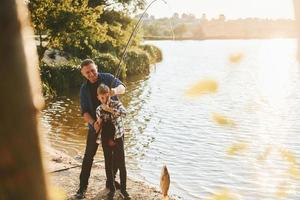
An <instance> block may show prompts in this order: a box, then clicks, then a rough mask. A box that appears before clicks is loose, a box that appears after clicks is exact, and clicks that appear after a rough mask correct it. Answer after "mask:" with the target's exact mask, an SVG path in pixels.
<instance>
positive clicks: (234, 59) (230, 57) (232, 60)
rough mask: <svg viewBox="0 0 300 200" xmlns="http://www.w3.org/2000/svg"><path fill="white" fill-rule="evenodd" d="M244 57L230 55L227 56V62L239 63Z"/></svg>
mask: <svg viewBox="0 0 300 200" xmlns="http://www.w3.org/2000/svg"><path fill="white" fill-rule="evenodd" d="M243 57H244V55H243V54H242V53H236V54H231V55H230V56H229V61H230V62H231V63H240V62H241V60H242V59H243Z"/></svg>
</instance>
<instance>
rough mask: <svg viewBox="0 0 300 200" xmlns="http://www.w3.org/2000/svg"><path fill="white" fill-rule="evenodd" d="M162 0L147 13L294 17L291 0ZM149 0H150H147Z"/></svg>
mask: <svg viewBox="0 0 300 200" xmlns="http://www.w3.org/2000/svg"><path fill="white" fill-rule="evenodd" d="M166 1H167V2H168V5H166V4H164V3H163V2H162V0H158V1H157V2H155V3H154V4H153V5H152V6H151V7H150V8H149V10H148V14H149V15H154V16H155V17H156V18H160V17H171V16H172V14H173V13H175V12H177V13H179V14H182V13H190V14H194V15H196V16H197V17H201V15H202V13H206V16H207V18H209V19H210V18H218V16H219V15H220V14H224V15H225V16H226V18H227V19H238V18H248V17H256V18H271V19H278V18H285V19H293V18H294V7H293V0H166ZM147 2H151V0H147Z"/></svg>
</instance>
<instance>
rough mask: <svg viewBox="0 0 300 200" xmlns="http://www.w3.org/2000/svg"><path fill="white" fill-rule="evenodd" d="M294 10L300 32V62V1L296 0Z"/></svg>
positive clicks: (299, 38)
mask: <svg viewBox="0 0 300 200" xmlns="http://www.w3.org/2000/svg"><path fill="white" fill-rule="evenodd" d="M294 9H295V19H296V23H297V30H298V61H299V62H300V0H294Z"/></svg>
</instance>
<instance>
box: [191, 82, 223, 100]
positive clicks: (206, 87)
mask: <svg viewBox="0 0 300 200" xmlns="http://www.w3.org/2000/svg"><path fill="white" fill-rule="evenodd" d="M217 90H218V83H217V82H216V81H214V80H201V81H199V82H198V83H196V84H195V85H193V86H192V87H191V88H190V89H188V90H187V91H186V95H187V96H190V97H196V96H200V95H204V94H210V93H215V92H217Z"/></svg>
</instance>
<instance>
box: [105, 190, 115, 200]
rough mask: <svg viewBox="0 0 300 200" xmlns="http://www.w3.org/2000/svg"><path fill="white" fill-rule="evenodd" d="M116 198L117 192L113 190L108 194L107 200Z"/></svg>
mask: <svg viewBox="0 0 300 200" xmlns="http://www.w3.org/2000/svg"><path fill="white" fill-rule="evenodd" d="M114 196H115V191H114V190H111V191H109V193H108V194H107V196H106V200H113V199H114Z"/></svg>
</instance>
